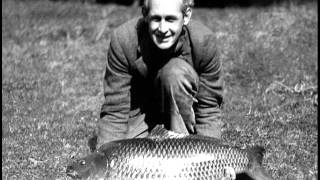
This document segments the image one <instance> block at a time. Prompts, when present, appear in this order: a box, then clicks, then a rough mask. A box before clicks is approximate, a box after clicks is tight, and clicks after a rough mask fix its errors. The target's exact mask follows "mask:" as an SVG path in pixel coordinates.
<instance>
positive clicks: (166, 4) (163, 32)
mask: <svg viewBox="0 0 320 180" xmlns="http://www.w3.org/2000/svg"><path fill="white" fill-rule="evenodd" d="M148 3H149V12H148V14H147V16H146V20H147V22H148V27H149V35H150V36H151V39H152V41H153V42H154V44H155V45H156V46H157V47H158V48H160V49H163V50H165V49H169V48H170V47H172V45H173V44H175V42H176V41H177V40H178V38H179V36H180V34H181V31H182V27H183V25H186V24H187V23H188V22H189V20H190V17H191V9H189V10H187V11H189V14H188V13H186V14H187V15H184V14H183V13H182V6H183V4H182V0H149V2H148Z"/></svg>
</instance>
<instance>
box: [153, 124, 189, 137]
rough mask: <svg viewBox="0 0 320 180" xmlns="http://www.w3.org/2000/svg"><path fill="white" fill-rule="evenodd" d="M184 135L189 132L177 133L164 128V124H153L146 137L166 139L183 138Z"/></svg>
mask: <svg viewBox="0 0 320 180" xmlns="http://www.w3.org/2000/svg"><path fill="white" fill-rule="evenodd" d="M186 136H189V134H183V133H177V132H174V131H170V130H167V129H165V128H164V125H163V124H162V125H157V126H155V127H154V128H153V129H152V130H151V132H150V134H149V135H148V138H150V139H166V138H184V137H186Z"/></svg>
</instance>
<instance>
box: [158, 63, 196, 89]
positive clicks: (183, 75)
mask: <svg viewBox="0 0 320 180" xmlns="http://www.w3.org/2000/svg"><path fill="white" fill-rule="evenodd" d="M157 78H158V80H160V81H161V84H163V85H165V86H172V85H176V84H179V82H182V81H188V82H190V83H192V84H197V83H198V75H197V73H196V72H195V70H194V68H193V67H192V66H191V65H190V64H188V63H187V62H186V61H185V60H183V59H180V58H173V59H171V60H170V61H169V62H168V63H167V64H166V65H165V66H164V67H162V68H161V69H160V71H159V73H158V76H157Z"/></svg>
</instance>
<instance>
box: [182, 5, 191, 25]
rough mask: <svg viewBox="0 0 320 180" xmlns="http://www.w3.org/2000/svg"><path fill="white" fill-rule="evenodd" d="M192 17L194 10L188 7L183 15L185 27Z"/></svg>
mask: <svg viewBox="0 0 320 180" xmlns="http://www.w3.org/2000/svg"><path fill="white" fill-rule="evenodd" d="M191 15H192V9H191V8H190V7H188V8H187V9H186V11H185V12H184V15H183V24H184V25H187V24H188V23H189V21H190V19H191Z"/></svg>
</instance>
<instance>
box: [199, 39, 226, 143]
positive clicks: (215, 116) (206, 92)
mask: <svg viewBox="0 0 320 180" xmlns="http://www.w3.org/2000/svg"><path fill="white" fill-rule="evenodd" d="M210 37H212V36H210ZM207 40H208V41H207V42H208V43H205V44H206V45H205V46H204V48H205V50H204V51H202V52H203V60H204V61H203V64H201V69H200V72H199V90H198V94H197V96H196V98H197V100H198V103H196V104H195V105H194V110H195V116H196V132H197V134H202V135H207V136H213V137H217V138H220V137H221V127H222V125H223V123H222V121H221V105H222V101H223V82H222V77H221V68H222V67H221V62H220V59H219V55H218V51H217V48H216V46H215V44H214V41H213V37H212V38H209V39H207Z"/></svg>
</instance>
